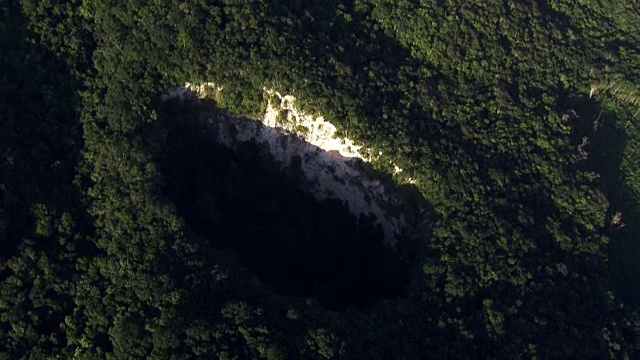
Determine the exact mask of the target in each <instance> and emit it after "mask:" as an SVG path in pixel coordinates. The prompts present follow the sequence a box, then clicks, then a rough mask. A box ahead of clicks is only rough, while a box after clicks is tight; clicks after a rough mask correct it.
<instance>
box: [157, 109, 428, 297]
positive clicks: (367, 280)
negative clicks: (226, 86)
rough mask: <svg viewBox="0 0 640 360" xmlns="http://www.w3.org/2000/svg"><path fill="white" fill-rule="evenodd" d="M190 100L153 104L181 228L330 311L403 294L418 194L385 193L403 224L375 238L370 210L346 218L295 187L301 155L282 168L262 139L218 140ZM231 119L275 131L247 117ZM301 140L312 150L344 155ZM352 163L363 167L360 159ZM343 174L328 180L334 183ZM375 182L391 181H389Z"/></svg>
mask: <svg viewBox="0 0 640 360" xmlns="http://www.w3.org/2000/svg"><path fill="white" fill-rule="evenodd" d="M197 103H198V104H189V105H188V106H181V105H179V104H177V102H168V103H167V105H165V106H163V107H165V108H166V109H164V110H165V115H163V118H164V120H165V121H163V122H164V125H162V126H166V127H167V128H166V129H167V130H166V131H167V133H168V134H169V136H168V137H167V143H166V144H164V147H165V148H164V151H163V154H164V159H162V160H161V164H162V165H163V166H162V168H163V173H164V176H163V177H164V179H165V182H166V187H165V192H166V195H167V196H168V197H169V198H170V199H171V200H172V201H173V202H174V203H175V204H176V206H177V208H178V210H179V212H180V214H181V215H182V216H183V217H184V218H185V220H186V223H187V225H188V226H189V227H190V228H192V229H193V230H194V231H195V232H196V233H197V234H199V235H201V236H203V237H204V238H206V239H208V241H209V242H210V244H211V246H213V247H214V248H231V249H233V250H235V251H236V252H237V253H238V255H239V257H240V260H241V261H242V263H243V264H244V265H245V266H246V267H247V268H248V269H249V270H251V271H252V272H254V273H255V274H257V275H258V276H259V277H260V278H261V279H262V280H263V281H264V282H265V283H268V284H270V285H271V286H272V287H273V289H274V290H275V291H277V292H278V293H281V294H285V295H294V296H304V297H315V298H318V300H319V301H320V302H321V303H322V304H324V305H325V306H327V307H328V308H331V309H334V310H340V309H345V308H348V307H352V306H357V307H362V306H369V305H372V304H373V303H374V302H376V301H378V300H382V299H387V298H394V297H398V296H400V295H401V294H402V293H403V291H404V289H405V287H406V285H407V283H408V280H409V277H410V273H411V272H412V271H413V270H414V269H415V268H416V261H415V260H416V256H418V254H419V253H420V251H418V250H419V249H417V246H418V245H419V244H424V243H425V242H424V241H417V239H418V237H419V236H421V235H420V234H425V233H426V231H422V230H424V229H425V228H426V226H427V225H426V222H425V221H424V218H426V216H423V215H422V214H426V213H428V212H427V211H426V210H424V209H426V205H425V201H424V200H423V199H422V197H421V196H420V194H419V193H418V191H417V189H416V188H415V187H414V186H410V185H403V186H395V188H394V189H393V190H392V191H393V193H394V196H397V197H398V198H399V199H403V200H404V201H401V202H399V203H397V204H396V205H395V206H393V208H392V209H388V210H389V211H395V212H396V215H398V214H399V213H402V215H403V216H404V219H405V221H406V230H405V232H404V233H403V234H402V235H401V238H400V241H399V242H398V244H397V246H396V248H395V249H394V248H392V247H390V246H387V245H384V243H385V241H384V232H383V230H382V228H381V226H380V225H379V224H375V217H373V216H363V215H360V216H359V217H356V216H354V215H353V214H352V213H350V211H349V208H348V206H346V204H345V203H344V202H342V201H340V200H337V199H325V200H320V201H319V200H317V199H315V198H314V196H313V195H312V194H310V193H309V192H308V191H305V189H308V187H307V185H308V183H307V179H305V176H304V175H303V171H301V168H300V166H301V165H300V162H301V161H305V159H304V158H305V157H304V156H302V157H301V158H300V159H298V161H294V162H292V164H291V165H290V166H286V167H282V165H281V163H280V162H278V161H277V160H276V159H275V158H274V157H273V156H272V155H271V153H270V152H269V151H268V148H266V147H265V146H266V145H265V144H258V143H257V142H256V141H247V142H238V143H236V145H235V146H234V148H233V149H230V148H228V147H225V146H223V145H220V144H219V143H217V141H216V136H215V134H213V133H212V131H213V130H212V125H211V124H209V123H208V120H207V119H203V114H208V115H210V114H211V110H213V109H211V108H206V107H207V106H209V107H211V106H212V105H211V104H209V105H207V104H206V103H207V101H198V102H197ZM209 103H210V102H209ZM194 105H195V106H194ZM203 106H204V107H205V108H203ZM203 110H205V111H203ZM198 118H200V119H199V120H196V119H198ZM241 121H246V122H247V123H252V124H255V125H254V126H255V127H257V126H260V127H262V131H273V132H277V133H278V134H281V133H280V131H279V130H275V129H271V128H265V127H264V126H263V125H261V124H260V123H259V122H256V121H254V120H247V119H243V120H241ZM280 137H281V139H280V141H283V142H285V143H293V142H300V139H299V138H297V137H295V136H293V135H287V136H286V137H285V136H282V135H280ZM305 144H306V143H305ZM305 146H306V147H307V148H313V149H314V150H313V151H312V152H316V153H319V154H320V156H323V155H330V156H331V157H332V158H335V159H336V160H337V161H343V162H344V161H347V160H348V159H347V158H342V156H340V155H339V154H337V153H335V152H331V154H327V152H325V151H324V150H322V149H319V148H317V147H315V146H313V145H310V144H306V145H305ZM305 151H308V149H306V150H305ZM359 167H361V168H369V169H368V172H369V174H371V173H373V170H372V169H370V166H369V165H368V164H359ZM352 180H353V179H336V184H335V185H337V186H339V185H340V184H343V185H344V183H347V184H348V183H349V182H350V181H352ZM383 182H387V185H388V186H389V187H390V188H393V187H394V186H393V185H392V184H391V183H392V181H391V179H386V180H384V179H383ZM419 209H423V210H422V211H420V210H419ZM422 236H424V235H422Z"/></svg>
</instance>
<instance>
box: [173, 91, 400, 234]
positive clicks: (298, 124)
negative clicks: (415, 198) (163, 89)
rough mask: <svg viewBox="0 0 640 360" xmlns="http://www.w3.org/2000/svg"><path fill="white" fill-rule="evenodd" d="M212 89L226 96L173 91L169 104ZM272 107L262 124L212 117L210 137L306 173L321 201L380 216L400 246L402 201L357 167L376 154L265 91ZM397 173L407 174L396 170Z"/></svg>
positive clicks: (292, 101) (290, 99) (290, 101)
mask: <svg viewBox="0 0 640 360" xmlns="http://www.w3.org/2000/svg"><path fill="white" fill-rule="evenodd" d="M207 89H209V90H213V91H216V90H217V91H220V90H222V89H221V88H215V87H214V85H213V84H206V85H205V86H203V85H200V86H193V85H191V84H186V85H185V86H184V87H182V88H177V89H171V90H170V91H169V93H168V94H166V95H164V96H165V97H164V98H167V99H168V98H174V97H179V98H180V99H182V100H184V99H188V98H190V97H195V96H199V97H203V96H205V94H206V93H207V91H208V90H207ZM265 95H266V97H267V99H268V100H267V101H268V102H267V107H266V111H265V114H264V116H263V117H262V118H261V119H247V118H238V117H232V116H225V115H219V114H217V115H212V117H210V118H209V119H208V131H210V132H211V136H214V137H215V139H216V141H217V142H218V143H219V144H222V145H224V146H225V147H227V148H230V149H234V148H236V147H237V146H238V145H239V144H241V143H243V142H247V141H255V142H257V143H258V144H260V145H262V146H264V148H265V150H266V151H269V152H270V153H271V155H272V156H273V157H274V158H275V159H276V160H277V161H279V162H280V164H281V166H282V167H283V168H284V167H290V166H293V167H296V168H299V169H300V170H301V171H302V174H303V175H304V178H305V181H304V185H305V188H306V190H307V191H308V192H310V193H312V194H313V195H314V196H315V197H316V198H317V199H318V200H323V199H328V198H334V199H339V200H342V201H344V202H345V203H346V204H347V206H348V208H349V211H350V212H351V213H352V214H354V215H355V216H357V217H359V216H360V215H364V216H372V215H373V216H375V218H376V223H377V224H379V225H380V226H381V227H382V230H383V232H384V235H385V242H386V243H387V244H389V245H391V246H395V244H396V243H397V241H398V239H399V238H400V236H401V234H402V233H403V230H405V229H406V227H407V224H406V221H405V218H404V216H403V215H402V213H401V211H399V210H398V209H399V208H400V205H401V204H400V203H399V200H398V199H397V198H396V197H395V196H393V195H392V194H390V192H389V191H388V189H387V188H386V187H385V186H384V185H383V184H382V183H381V182H380V181H378V180H375V179H371V178H370V177H368V176H367V175H365V174H364V172H363V171H362V170H361V169H362V166H357V165H356V162H357V161H359V160H361V161H363V162H365V163H367V162H370V161H371V160H372V158H373V156H372V154H371V151H370V150H368V149H366V148H364V147H363V146H358V145H356V144H355V143H354V142H353V141H351V140H350V139H346V138H340V137H338V136H337V135H336V132H337V131H336V127H335V126H334V125H333V124H331V123H330V122H328V121H325V120H324V119H323V118H322V117H313V116H311V115H306V114H303V113H301V112H299V111H298V110H297V109H296V107H295V106H294V104H295V98H294V97H292V96H289V95H287V96H282V95H280V94H279V93H277V92H275V91H272V90H265ZM395 168H396V171H397V172H400V171H402V169H400V168H398V167H397V166H395Z"/></svg>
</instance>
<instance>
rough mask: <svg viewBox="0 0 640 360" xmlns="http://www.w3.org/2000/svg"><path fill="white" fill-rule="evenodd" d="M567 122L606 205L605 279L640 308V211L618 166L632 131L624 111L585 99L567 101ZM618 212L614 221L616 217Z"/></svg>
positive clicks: (622, 297)
mask: <svg viewBox="0 0 640 360" xmlns="http://www.w3.org/2000/svg"><path fill="white" fill-rule="evenodd" d="M565 107H566V109H567V112H566V114H565V120H566V121H568V122H570V123H571V125H572V127H573V128H574V131H573V134H574V143H576V144H579V145H581V144H582V143H584V142H585V140H584V139H585V138H588V140H587V141H588V144H587V145H585V146H584V151H585V152H586V157H587V160H586V164H587V169H588V170H590V171H593V172H595V173H597V174H598V175H599V176H600V179H599V181H600V184H601V189H602V190H603V191H604V193H605V194H606V197H607V199H608V201H609V209H608V211H607V216H606V222H605V224H602V225H603V229H604V233H605V234H606V235H607V236H608V237H609V239H610V247H609V275H610V277H611V281H612V283H613V285H614V287H615V289H616V293H617V295H618V296H619V297H620V298H621V299H622V301H623V302H624V303H626V304H630V305H634V306H638V305H639V304H640V282H638V279H640V267H638V266H637V263H638V261H639V260H640V243H638V239H639V238H640V212H639V210H640V209H639V208H640V207H639V204H638V203H637V199H636V198H635V197H634V196H633V194H632V191H631V189H630V188H629V187H628V184H626V183H625V176H626V175H628V174H625V173H624V169H623V168H622V162H623V158H624V156H625V152H626V151H627V147H628V146H630V145H629V144H630V142H629V140H630V137H631V136H633V134H632V133H630V131H634V128H633V127H631V128H628V127H625V124H626V123H628V122H629V120H630V118H627V115H628V114H626V113H625V112H624V110H622V108H620V107H618V106H615V105H613V104H610V106H609V107H607V108H603V106H602V104H599V103H597V102H595V101H593V100H591V99H589V98H587V97H581V98H571V99H568V100H567V101H566V104H565ZM617 214H620V215H621V218H620V220H619V221H618V220H617V219H616V215H617Z"/></svg>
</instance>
